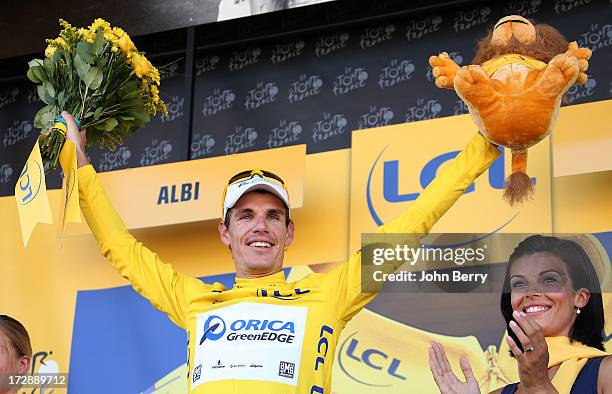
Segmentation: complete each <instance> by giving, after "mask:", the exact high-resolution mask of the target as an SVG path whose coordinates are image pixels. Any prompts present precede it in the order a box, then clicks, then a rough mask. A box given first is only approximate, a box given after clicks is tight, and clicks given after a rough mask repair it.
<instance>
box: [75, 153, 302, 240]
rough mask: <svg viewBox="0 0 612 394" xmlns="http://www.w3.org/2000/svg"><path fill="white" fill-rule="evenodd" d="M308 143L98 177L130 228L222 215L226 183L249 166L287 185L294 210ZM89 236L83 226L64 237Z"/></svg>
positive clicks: (192, 220) (299, 204)
mask: <svg viewBox="0 0 612 394" xmlns="http://www.w3.org/2000/svg"><path fill="white" fill-rule="evenodd" d="M305 163H306V145H297V146H289V147H283V148H277V149H271V150H265V151H257V152H247V153H240V154H236V155H229V156H220V157H213V158H208V159H201V160H190V161H183V162H178V163H169V164H161V165H156V166H150V167H142V168H130V169H126V170H119V171H112V172H105V173H101V174H99V176H100V181H101V182H102V185H103V186H104V190H105V191H106V194H107V195H108V197H109V198H110V200H111V201H112V202H113V206H114V207H115V209H116V210H117V211H118V212H119V214H120V215H121V217H122V219H123V221H124V223H125V225H126V226H127V227H128V228H129V229H136V228H145V227H155V226H165V225H171V224H178V223H188V222H195V221H202V220H209V219H217V218H220V217H221V196H222V195H223V188H224V187H225V185H226V183H227V180H228V179H229V178H230V177H231V176H232V175H234V174H236V173H237V172H240V171H242V170H244V169H248V168H265V169H266V170H269V171H272V172H273V173H275V174H277V175H279V176H280V177H281V178H282V179H283V180H284V181H285V183H286V184H287V187H288V189H289V198H290V202H291V207H292V208H299V207H301V206H302V201H303V194H304V172H305ZM85 233H89V229H88V228H87V226H86V225H85V224H83V225H81V226H71V227H70V228H68V229H67V232H66V235H76V234H85Z"/></svg>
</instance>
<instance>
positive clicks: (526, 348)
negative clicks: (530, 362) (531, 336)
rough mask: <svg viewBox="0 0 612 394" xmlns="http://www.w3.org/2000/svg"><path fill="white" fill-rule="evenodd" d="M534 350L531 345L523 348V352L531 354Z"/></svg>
mask: <svg viewBox="0 0 612 394" xmlns="http://www.w3.org/2000/svg"><path fill="white" fill-rule="evenodd" d="M534 350H535V348H534V347H533V346H532V345H529V346H525V351H526V352H533V351H534Z"/></svg>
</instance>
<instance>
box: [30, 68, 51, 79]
mask: <svg viewBox="0 0 612 394" xmlns="http://www.w3.org/2000/svg"><path fill="white" fill-rule="evenodd" d="M32 72H33V73H34V75H36V77H37V78H38V79H40V81H41V82H42V81H46V80H48V79H49V76H48V75H47V72H46V71H45V69H44V68H43V67H41V66H35V67H32Z"/></svg>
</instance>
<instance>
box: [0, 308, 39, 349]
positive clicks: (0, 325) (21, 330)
mask: <svg viewBox="0 0 612 394" xmlns="http://www.w3.org/2000/svg"><path fill="white" fill-rule="evenodd" d="M0 333H2V334H4V335H5V336H6V337H7V338H8V341H9V344H10V346H11V348H12V349H13V350H14V351H15V353H16V354H17V357H19V358H21V357H23V356H28V357H32V345H31V344H30V336H29V335H28V332H27V330H26V329H25V327H24V326H23V325H22V324H21V323H19V322H18V321H17V320H15V319H13V318H12V317H10V316H7V315H0Z"/></svg>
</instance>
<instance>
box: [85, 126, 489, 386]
mask: <svg viewBox="0 0 612 394" xmlns="http://www.w3.org/2000/svg"><path fill="white" fill-rule="evenodd" d="M498 155H499V151H498V150H497V148H496V147H495V146H494V145H492V144H490V143H489V142H488V141H487V140H486V139H485V138H484V137H482V136H481V135H479V134H477V135H476V136H475V137H474V138H473V139H472V140H471V141H470V143H469V144H468V146H467V147H466V149H465V150H464V151H463V152H461V153H460V154H459V155H457V157H455V159H454V160H453V161H452V162H450V163H449V164H448V165H447V166H446V167H445V168H444V169H443V170H441V171H440V173H439V174H438V176H437V177H436V179H434V181H432V182H431V183H430V184H429V185H428V187H427V188H426V189H425V190H424V191H423V193H421V195H420V197H419V198H418V199H417V200H416V201H415V202H414V203H413V204H412V205H411V206H410V208H409V209H407V210H406V211H405V212H404V213H402V214H401V215H400V216H399V217H397V218H396V219H394V220H392V221H391V222H389V223H387V224H385V225H383V226H382V227H380V228H379V230H378V231H379V232H387V233H417V234H426V233H427V232H429V230H430V229H431V227H432V226H433V224H434V223H435V222H436V221H437V220H438V219H439V218H440V217H441V216H442V215H443V214H444V213H445V212H446V211H447V210H448V208H450V206H451V205H452V204H453V203H454V202H455V201H456V200H457V199H458V198H459V196H461V194H463V192H464V191H465V189H466V188H467V187H469V186H470V185H471V184H472V182H473V181H474V179H475V178H477V177H478V176H479V175H480V174H481V173H482V172H484V171H485V170H486V169H487V168H488V167H489V166H490V165H491V164H492V163H493V161H494V160H495V159H496V158H497V157H498ZM78 177H79V195H80V204H81V208H82V210H83V214H84V216H85V219H86V220H87V223H88V224H89V227H90V229H91V231H92V233H93V234H94V236H95V238H96V240H97V242H98V246H99V249H100V251H101V253H102V254H103V255H104V256H105V257H106V258H107V259H108V260H110V261H111V263H112V264H113V266H114V267H115V269H117V271H119V273H120V274H121V275H122V276H123V277H125V278H127V279H128V280H129V281H130V283H131V284H132V286H133V287H134V289H135V290H136V291H137V292H138V293H140V294H141V295H142V296H144V297H145V298H147V299H148V300H149V301H150V302H151V303H152V304H153V306H155V307H156V308H157V309H159V310H160V311H162V312H164V313H166V314H167V315H168V316H169V318H170V319H171V320H172V321H173V322H174V323H176V324H177V325H178V326H180V327H182V328H184V329H185V330H186V331H187V336H188V359H187V376H186V378H187V379H188V388H189V392H190V393H205V392H206V393H208V392H219V393H228V394H229V393H244V392H257V390H261V392H265V393H275V394H276V393H279V394H280V393H287V394H289V393H292V394H293V393H311V394H312V393H330V390H331V376H332V364H333V360H334V354H335V350H336V345H337V344H338V339H339V337H340V333H341V332H342V329H343V328H344V327H345V325H346V323H347V322H348V321H349V320H350V319H351V318H352V317H353V316H354V315H355V314H356V313H358V312H359V311H360V310H361V309H362V308H363V307H364V306H365V305H366V304H367V303H368V302H369V301H371V300H372V299H373V298H374V297H375V295H376V294H371V293H362V292H361V264H360V253H359V252H356V253H355V254H353V255H352V257H351V259H350V260H349V261H348V262H346V263H343V264H341V265H339V266H338V267H336V268H335V269H333V270H332V271H330V272H327V273H312V274H310V275H308V276H306V277H305V278H303V279H301V280H298V281H295V282H287V281H286V280H285V277H284V272H282V271H281V272H279V273H276V274H273V275H269V276H266V277H262V278H257V279H243V278H236V282H235V284H234V286H233V288H231V289H226V288H225V286H224V285H222V284H220V283H212V284H205V283H203V282H202V281H200V280H199V279H197V278H193V277H189V276H186V275H183V274H181V273H179V272H176V271H174V270H173V269H172V266H171V265H170V264H167V263H164V262H163V261H161V259H160V258H159V256H158V255H157V254H155V253H154V252H152V251H150V250H149V249H147V248H146V247H145V246H143V245H142V243H140V242H138V241H137V240H136V239H135V238H134V237H132V236H131V235H130V234H129V232H128V231H127V229H126V228H125V225H124V224H123V222H122V221H121V218H120V217H119V216H118V215H117V213H116V212H115V210H114V209H113V207H112V205H111V203H110V201H109V200H108V198H107V197H106V195H105V193H104V191H103V189H102V187H101V185H100V182H99V180H98V177H97V175H96V173H95V171H94V169H93V167H92V166H90V165H88V166H83V167H81V168H80V169H79V171H78Z"/></svg>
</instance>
